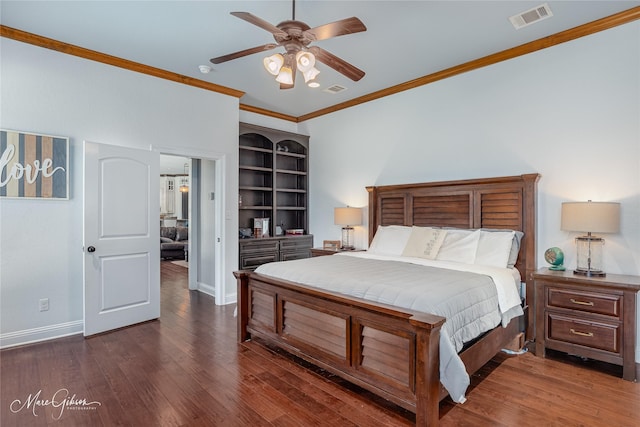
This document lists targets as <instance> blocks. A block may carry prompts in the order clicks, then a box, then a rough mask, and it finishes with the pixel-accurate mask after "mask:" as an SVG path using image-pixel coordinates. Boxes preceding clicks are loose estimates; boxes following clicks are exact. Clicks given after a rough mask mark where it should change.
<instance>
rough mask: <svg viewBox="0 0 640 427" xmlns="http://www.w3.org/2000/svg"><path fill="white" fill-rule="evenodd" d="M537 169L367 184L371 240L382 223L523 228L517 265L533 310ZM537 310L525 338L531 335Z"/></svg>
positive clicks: (530, 308)
mask: <svg viewBox="0 0 640 427" xmlns="http://www.w3.org/2000/svg"><path fill="white" fill-rule="evenodd" d="M538 179H540V175H539V174H537V173H533V174H526V175H519V176H507V177H497V178H481V179H468V180H461V181H441V182H427V183H422V184H401V185H385V186H379V187H367V191H368V192H369V241H370V242H371V241H372V240H373V236H374V235H375V233H376V230H377V229H378V225H407V226H412V225H417V226H424V227H426V226H433V227H457V228H503V229H510V230H519V231H522V232H523V233H524V237H523V238H522V242H521V248H520V254H519V256H518V262H517V263H516V268H517V269H518V270H519V271H520V274H521V276H522V279H523V280H524V281H525V282H526V293H527V305H528V306H529V310H530V311H531V313H533V312H534V311H533V303H534V301H533V295H534V286H533V273H534V272H535V270H536V209H537V206H536V203H537V182H538ZM533 317H534V316H533V315H530V316H529V320H528V324H527V338H533V335H532V334H533Z"/></svg>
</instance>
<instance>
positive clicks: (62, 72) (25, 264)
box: [0, 38, 238, 345]
mask: <svg viewBox="0 0 640 427" xmlns="http://www.w3.org/2000/svg"><path fill="white" fill-rule="evenodd" d="M0 49H1V51H2V62H1V64H0V66H1V68H0V73H1V74H0V78H1V88H0V90H1V92H0V95H1V102H0V108H1V111H0V114H1V115H0V117H1V120H2V122H1V123H0V126H1V127H2V128H7V129H15V130H22V131H28V132H34V133H44V134H51V135H60V136H67V137H69V138H70V168H71V170H70V176H71V198H70V200H69V201H38V200H7V199H2V200H1V201H0V220H1V223H0V274H1V276H0V312H1V314H0V344H2V345H11V344H12V343H16V342H24V341H26V340H31V339H41V338H46V337H50V336H55V335H62V334H65V333H73V332H78V331H81V330H82V319H83V312H82V304H83V288H82V285H83V283H82V260H83V254H82V200H83V196H82V194H83V187H82V141H83V140H88V141H92V142H99V143H106V144H113V145H121V146H128V147H137V148H142V149H149V147H150V146H151V145H153V146H154V147H166V148H172V149H185V150H187V151H189V152H194V151H195V152H198V153H207V152H214V153H218V154H221V155H222V161H223V163H224V165H225V168H224V170H225V171H227V175H225V181H226V188H225V195H224V196H225V199H224V204H225V206H236V205H237V197H238V195H237V187H238V177H237V176H238V174H237V167H238V149H237V145H238V125H237V123H238V99H237V98H233V97H229V96H226V95H222V94H217V93H213V92H208V91H204V90H201V89H197V88H193V87H189V86H185V85H181V84H178V83H173V82H169V81H165V80H161V79H157V78H154V77H150V76H146V75H143V74H138V73H134V72H131V71H127V70H122V69H119V68H115V67H111V66H107V65H104V64H99V63H96V62H91V61H87V60H84V59H81V58H76V57H73V56H69V55H64V54H61V53H57V52H54V51H52V50H47V49H42V48H38V47H35V46H31V45H27V44H23V43H19V42H16V41H13V40H9V39H5V38H2V39H0ZM175 154H177V153H175ZM237 227H238V226H237V217H236V216H230V217H229V218H228V219H226V221H225V227H224V232H223V233H224V235H223V245H224V250H225V255H226V256H225V262H224V268H225V270H226V272H227V273H226V274H225V277H224V278H225V289H224V294H225V295H228V297H229V300H230V301H233V298H235V279H234V278H233V276H232V274H231V272H232V271H233V270H234V269H236V268H237V262H238V261H237V258H238V255H237V254H238V252H237V251H238V242H237V238H236V230H237ZM225 236H230V238H229V239H228V240H226V239H225V238H224V237H225ZM40 298H49V299H50V309H49V311H46V312H39V311H38V299H40Z"/></svg>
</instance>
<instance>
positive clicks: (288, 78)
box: [276, 65, 293, 85]
mask: <svg viewBox="0 0 640 427" xmlns="http://www.w3.org/2000/svg"><path fill="white" fill-rule="evenodd" d="M276 81H277V82H278V83H282V84H285V85H292V84H293V70H292V69H291V67H289V66H288V65H285V66H283V67H282V68H280V73H278V77H276Z"/></svg>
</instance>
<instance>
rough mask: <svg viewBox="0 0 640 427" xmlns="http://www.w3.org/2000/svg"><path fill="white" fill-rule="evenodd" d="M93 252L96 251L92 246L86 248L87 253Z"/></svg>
mask: <svg viewBox="0 0 640 427" xmlns="http://www.w3.org/2000/svg"><path fill="white" fill-rule="evenodd" d="M95 251H96V248H95V247H93V246H89V247H88V248H87V252H95Z"/></svg>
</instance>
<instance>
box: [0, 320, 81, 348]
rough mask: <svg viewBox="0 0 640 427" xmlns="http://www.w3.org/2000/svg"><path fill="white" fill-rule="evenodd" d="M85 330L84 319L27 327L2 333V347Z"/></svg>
mask: <svg viewBox="0 0 640 427" xmlns="http://www.w3.org/2000/svg"><path fill="white" fill-rule="evenodd" d="M83 331H84V321H82V320H76V321H75V322H67V323H59V324H57V325H49V326H43V327H41V328H34V329H26V330H24V331H17V332H9V333H6V334H0V348H9V347H15V346H18V345H25V344H31V343H35V342H39V341H47V340H52V339H55V338H62V337H66V336H69V335H76V334H81V333H83Z"/></svg>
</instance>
